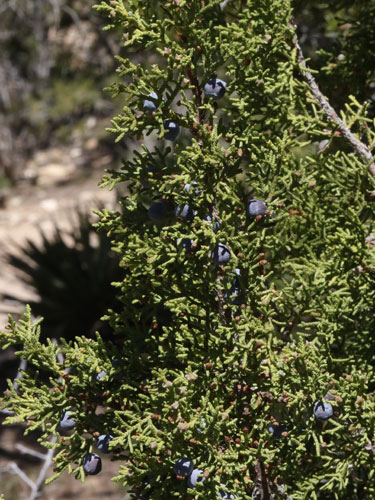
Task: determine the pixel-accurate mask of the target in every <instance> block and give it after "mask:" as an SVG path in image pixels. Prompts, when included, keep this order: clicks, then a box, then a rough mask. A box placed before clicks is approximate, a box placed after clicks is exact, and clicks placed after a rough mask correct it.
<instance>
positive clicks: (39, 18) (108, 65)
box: [0, 0, 121, 183]
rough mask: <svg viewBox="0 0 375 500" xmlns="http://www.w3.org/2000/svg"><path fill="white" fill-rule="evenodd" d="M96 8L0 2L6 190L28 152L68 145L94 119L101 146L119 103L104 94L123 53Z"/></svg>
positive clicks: (57, 0) (1, 152) (72, 0)
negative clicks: (119, 55)
mask: <svg viewBox="0 0 375 500" xmlns="http://www.w3.org/2000/svg"><path fill="white" fill-rule="evenodd" d="M94 3H95V2H94V0H3V1H0V44H1V51H0V175H2V177H3V178H4V177H5V178H7V179H9V180H10V181H11V182H12V183H16V182H17V181H18V180H19V178H20V177H22V169H23V167H24V165H25V160H26V159H27V158H28V157H30V156H31V155H32V154H33V152H35V151H36V150H40V149H43V148H47V147H51V146H56V145H58V144H59V143H61V142H66V141H69V140H71V138H72V135H73V134H74V132H77V131H78V133H79V132H80V131H81V132H82V131H83V130H84V123H85V120H87V119H88V118H89V117H92V116H94V117H95V118H96V119H97V126H96V127H95V130H94V131H92V130H90V134H91V135H92V133H94V134H97V136H98V139H100V140H102V141H104V142H105V140H106V134H104V133H103V131H104V129H105V126H106V125H108V121H109V118H110V116H112V114H113V113H114V112H115V109H114V106H115V105H116V106H119V103H116V104H114V102H112V100H111V98H110V96H109V95H107V94H105V93H103V91H102V89H103V87H105V86H107V85H108V84H109V82H112V81H114V80H115V79H116V75H115V68H116V61H115V59H114V56H115V54H120V53H121V47H120V37H119V36H117V34H116V32H114V31H112V32H111V33H109V32H104V31H103V30H102V28H103V25H104V23H103V20H102V19H101V18H100V17H99V16H98V15H97V14H96V12H95V11H94V10H93V9H92V6H93V5H94ZM111 149H112V150H113V145H112V148H111ZM3 182H4V181H3Z"/></svg>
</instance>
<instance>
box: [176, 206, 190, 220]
mask: <svg viewBox="0 0 375 500" xmlns="http://www.w3.org/2000/svg"><path fill="white" fill-rule="evenodd" d="M174 213H175V215H176V217H181V218H182V219H185V220H192V219H194V216H195V213H194V210H193V208H192V207H191V206H190V205H177V207H175V209H174Z"/></svg>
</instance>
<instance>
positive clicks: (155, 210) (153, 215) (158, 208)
mask: <svg viewBox="0 0 375 500" xmlns="http://www.w3.org/2000/svg"><path fill="white" fill-rule="evenodd" d="M167 212H168V207H167V203H166V202H165V201H155V202H154V203H151V206H150V208H149V209H148V216H149V218H150V219H151V220H152V221H153V222H161V221H162V220H163V219H164V218H165V217H166V215H167Z"/></svg>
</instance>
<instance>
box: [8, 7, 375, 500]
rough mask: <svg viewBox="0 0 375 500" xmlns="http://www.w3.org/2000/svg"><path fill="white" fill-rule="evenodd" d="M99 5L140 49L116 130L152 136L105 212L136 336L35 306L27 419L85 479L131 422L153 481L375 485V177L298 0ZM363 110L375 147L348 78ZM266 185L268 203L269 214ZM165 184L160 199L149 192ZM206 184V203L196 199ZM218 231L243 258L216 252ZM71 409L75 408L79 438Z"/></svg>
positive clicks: (134, 478) (131, 473) (133, 57)
mask: <svg viewBox="0 0 375 500" xmlns="http://www.w3.org/2000/svg"><path fill="white" fill-rule="evenodd" d="M97 8H98V10H99V11H101V12H103V13H104V14H107V15H108V18H109V25H108V28H109V29H111V28H116V29H121V30H122V31H123V33H124V45H125V46H126V47H127V48H128V54H129V57H128V59H120V58H119V62H120V67H119V75H120V76H121V81H122V83H117V84H114V85H113V86H112V88H111V90H112V92H113V94H114V96H115V97H116V96H118V95H121V97H122V98H123V99H124V100H125V102H126V104H125V106H124V109H123V112H122V113H121V114H120V115H118V116H116V117H115V118H114V119H113V122H112V127H111V130H112V131H113V132H114V134H116V136H117V139H116V140H118V141H121V140H123V138H125V137H127V138H128V137H133V138H134V139H136V140H139V143H140V145H141V146H140V148H136V149H135V150H134V152H133V155H132V156H131V157H129V158H127V159H124V162H123V166H122V168H121V170H119V171H109V172H108V173H107V175H106V176H104V178H103V182H102V185H103V186H109V187H110V188H113V187H114V186H115V185H117V184H119V185H123V184H124V183H126V185H128V188H129V194H128V195H125V196H123V197H122V199H121V205H122V211H121V212H120V211H118V212H116V211H109V210H103V211H101V221H100V223H99V224H98V227H99V228H100V229H102V230H103V229H104V230H105V231H107V233H108V235H109V236H110V237H111V238H112V241H113V247H114V249H115V251H116V252H117V253H118V254H119V257H120V262H121V263H120V265H121V267H123V268H124V269H125V270H126V271H127V272H126V274H125V278H124V279H123V280H122V281H121V282H118V283H117V287H118V293H119V297H120V300H121V301H122V304H123V307H122V310H121V311H120V312H113V311H112V312H110V313H109V314H108V321H109V322H110V324H111V326H112V328H113V329H114V331H115V332H116V333H117V334H118V335H119V339H121V341H120V342H117V343H109V342H103V341H102V339H101V338H100V336H99V335H98V336H97V339H96V340H90V339H87V338H85V337H77V338H76V340H75V341H74V342H73V343H66V342H64V341H63V340H62V344H61V346H56V345H54V344H52V343H50V342H49V341H47V343H46V344H42V343H39V342H38V335H39V329H40V322H39V321H38V322H36V323H34V324H33V322H32V321H31V315H30V310H28V311H27V312H26V314H25V316H24V318H23V319H22V320H21V321H20V322H19V323H18V324H15V322H14V321H13V320H12V319H10V323H9V328H8V330H6V331H5V332H3V333H2V335H1V337H0V341H1V345H2V347H3V348H5V347H7V346H9V345H12V344H22V345H23V349H22V350H21V351H20V356H22V357H24V358H25V359H27V360H28V361H29V362H30V365H29V366H30V367H29V368H28V370H27V372H26V373H24V376H23V378H22V379H20V380H19V388H18V391H16V390H15V389H14V388H13V386H12V384H11V381H9V390H8V391H7V393H6V394H5V397H4V399H3V405H4V406H6V407H8V408H9V409H11V410H13V411H14V412H15V415H14V416H13V417H9V418H8V419H7V422H8V423H14V422H25V421H26V422H28V423H29V426H28V430H31V429H34V428H41V429H42V430H43V431H44V437H43V443H44V444H45V445H46V446H54V447H56V448H57V454H56V459H55V460H56V473H55V475H54V476H53V477H52V478H51V480H52V479H53V478H55V477H58V476H59V475H60V474H61V473H62V471H64V470H65V469H68V470H69V471H70V472H74V473H75V474H76V476H77V477H80V478H82V479H83V478H84V471H83V469H82V466H80V463H81V459H82V457H83V456H84V455H85V454H87V453H91V452H92V451H93V447H94V443H95V442H96V438H97V437H98V435H99V434H111V435H112V436H113V439H112V440H111V443H110V445H109V449H110V451H112V453H113V460H119V461H120V464H119V465H120V467H119V473H118V476H117V477H116V478H114V479H115V481H118V482H120V483H121V484H124V485H127V486H129V488H130V491H131V492H132V493H133V496H134V497H135V498H137V497H139V496H141V497H142V498H152V499H165V498H186V499H187V498H192V497H194V498H195V499H197V500H199V499H212V498H217V497H220V495H221V498H223V497H224V496H225V495H227V497H228V498H231V495H233V497H234V498H238V499H246V498H264V499H267V498H274V499H293V500H302V499H307V498H309V499H318V498H320V499H323V498H329V499H335V500H338V499H344V498H352V499H364V498H366V499H373V498H375V488H374V471H375V467H374V465H375V463H374V451H375V443H374V441H375V436H374V426H375V419H374V416H375V408H374V402H375V401H374V388H375V378H374V361H375V359H374V352H375V336H374V326H375V325H374V323H375V319H374V315H373V314H372V311H373V304H374V294H375V286H374V280H373V271H374V269H375V257H374V252H373V249H372V243H371V242H372V241H373V237H372V236H371V231H372V230H373V219H374V205H373V199H372V197H371V193H372V191H373V190H374V184H375V181H374V179H373V177H372V176H371V175H370V173H369V170H368V165H366V164H364V163H363V161H362V160H361V159H360V157H359V156H358V154H357V153H356V152H355V151H353V150H351V149H350V147H349V146H348V145H347V144H346V143H345V142H344V139H343V138H342V137H341V135H340V133H339V132H338V130H337V125H336V124H335V123H333V122H329V121H327V119H326V118H325V116H324V114H323V112H322V110H321V109H320V108H319V106H318V105H317V103H316V101H315V99H314V97H313V95H312V93H311V89H310V88H309V87H308V84H307V83H306V82H305V81H304V78H303V72H302V71H301V67H300V64H299V62H298V59H297V54H296V50H295V44H294V32H295V27H294V25H293V22H292V20H291V19H292V18H291V16H292V9H291V5H290V3H289V1H286V0H275V1H272V2H271V1H267V2H253V1H247V2H246V1H240V0H232V1H230V2H228V3H226V2H223V3H221V4H220V3H219V2H218V1H217V0H204V1H201V0H199V1H198V0H180V1H177V0H174V1H161V2H149V1H147V0H137V1H130V0H126V1H121V0H111V1H110V2H104V1H103V2H101V3H100V4H99V5H98V6H97ZM139 51H145V53H147V54H148V55H149V59H148V60H149V61H151V62H152V63H150V64H140V63H139V62H137V60H138V59H137V53H138V52H139ZM216 77H217V78H220V79H221V80H223V81H225V82H226V83H227V87H226V92H225V94H224V96H223V97H222V98H221V99H216V100H211V99H210V98H207V97H205V96H204V93H203V88H204V85H205V84H206V83H207V81H208V80H209V79H211V78H216ZM152 92H155V93H156V95H157V96H158V97H157V99H155V104H156V111H155V112H151V113H150V112H147V111H143V102H144V100H145V99H146V98H147V96H149V95H150V94H151V93H152ZM342 119H343V121H344V122H345V124H346V126H347V127H348V128H350V129H352V130H353V131H354V132H356V131H357V130H358V129H359V128H360V127H362V128H365V130H366V139H365V140H366V144H368V146H369V147H370V149H371V147H372V146H373V145H374V140H375V135H374V122H373V120H372V119H371V118H369V116H368V115H367V108H366V105H364V104H363V103H361V102H359V101H358V100H357V99H356V98H355V97H348V99H347V102H346V106H345V110H344V111H343V112H342ZM165 120H173V121H175V122H176V123H178V124H179V126H180V129H181V132H180V135H179V136H178V138H177V140H176V141H175V142H172V143H171V142H167V141H165V139H163V136H164V128H163V123H164V122H165ZM144 136H151V137H152V138H154V140H155V141H156V146H154V147H152V148H151V147H147V146H146V145H145V144H144V143H143V138H144ZM145 142H146V141H145ZM150 167H151V168H150ZM145 178H147V182H145ZM194 182H196V184H195V186H196V189H194V190H186V189H185V184H187V183H190V185H191V183H194ZM251 199H256V200H261V201H264V202H265V203H266V205H267V211H266V213H265V215H259V216H257V217H255V218H252V217H249V215H248V214H247V207H248V204H249V202H250V200H251ZM160 201H163V203H164V204H165V206H166V210H165V211H164V218H163V219H162V220H160V221H155V220H154V219H150V218H149V216H148V208H149V206H150V204H151V203H152V202H160ZM186 204H188V205H191V206H193V208H194V218H192V219H183V218H181V217H178V216H177V217H176V215H175V212H174V210H173V208H174V207H175V206H176V205H180V206H185V205H186ZM207 215H209V216H210V217H207ZM214 220H217V221H218V222H219V224H220V225H219V227H218V228H217V227H216V228H215V231H214V225H213V221H214ZM184 239H188V240H192V243H191V247H189V246H186V245H185V247H184V246H181V244H180V243H181V241H183V240H184ZM219 244H222V245H225V246H226V247H228V249H229V251H230V259H229V261H228V263H227V264H225V266H220V265H218V264H217V263H215V262H213V260H212V252H213V249H214V248H215V247H216V246H217V245H219ZM238 270H239V271H238ZM59 352H61V353H63V354H64V357H65V359H64V361H63V362H62V361H61V360H60V361H58V359H57V355H58V353H59ZM32 366H35V367H36V370H38V369H43V370H45V369H47V370H49V371H50V373H51V378H50V384H42V385H41V384H40V383H39V382H38V374H37V371H35V370H34V369H33V368H32ZM68 368H69V370H70V371H69V373H67V372H66V370H67V369H68ZM103 372H104V373H103ZM97 374H100V377H96V375H97ZM93 380H94V383H93ZM317 402H321V403H322V404H321V405H319V404H318V405H316V403H317ZM323 403H325V404H323ZM327 403H329V404H327ZM329 405H331V406H332V413H333V414H332V416H329V417H328V418H327V415H331V411H327V408H329ZM100 407H105V412H103V411H100V412H99V411H97V410H98V409H99V408H100ZM319 407H322V408H323V410H321V411H322V412H323V413H319V415H320V417H323V418H315V417H314V413H313V410H314V408H319ZM64 410H71V411H73V412H74V416H73V419H74V420H75V421H76V426H75V427H74V429H73V430H72V431H71V434H70V435H69V438H67V437H63V436H61V431H59V429H58V422H59V418H60V415H61V413H62V412H63V411H64ZM278 428H280V429H282V432H278ZM270 429H271V430H270ZM51 434H54V435H57V437H58V442H57V443H56V445H51V444H49V443H48V438H49V436H50V435H51ZM182 458H183V459H184V460H185V459H188V460H190V461H192V462H193V465H194V468H195V469H199V470H200V471H204V472H203V473H202V474H203V476H204V478H205V480H204V481H203V480H200V481H197V482H196V486H195V488H189V485H191V484H192V483H191V482H189V480H188V479H187V478H184V477H182V476H181V477H179V476H176V473H175V472H174V466H175V464H176V462H177V461H178V460H179V459H182ZM225 492H227V493H225Z"/></svg>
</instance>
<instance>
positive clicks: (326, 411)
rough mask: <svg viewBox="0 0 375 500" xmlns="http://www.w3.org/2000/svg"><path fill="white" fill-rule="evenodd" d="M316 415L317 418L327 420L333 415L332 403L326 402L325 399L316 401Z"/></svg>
mask: <svg viewBox="0 0 375 500" xmlns="http://www.w3.org/2000/svg"><path fill="white" fill-rule="evenodd" d="M313 411H314V417H315V418H316V419H317V420H327V419H328V418H330V417H332V415H333V408H332V405H331V403H326V402H323V401H316V403H314V410H313Z"/></svg>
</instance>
